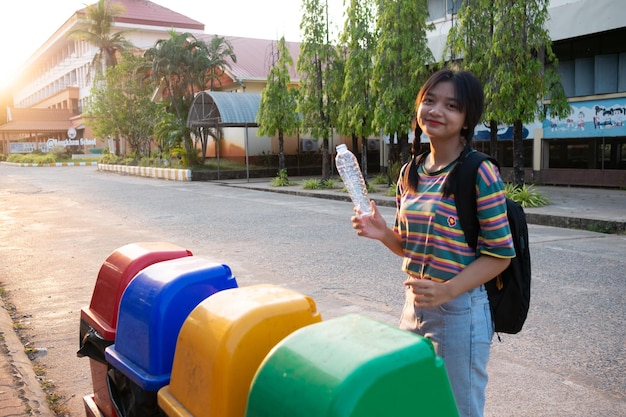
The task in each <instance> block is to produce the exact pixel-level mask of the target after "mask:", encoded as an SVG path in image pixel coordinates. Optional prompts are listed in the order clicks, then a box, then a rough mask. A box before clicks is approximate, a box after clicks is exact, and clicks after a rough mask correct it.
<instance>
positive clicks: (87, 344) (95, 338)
mask: <svg viewBox="0 0 626 417" xmlns="http://www.w3.org/2000/svg"><path fill="white" fill-rule="evenodd" d="M192 255H193V254H192V253H191V251H189V250H187V249H184V248H181V247H180V246H177V245H174V244H171V243H167V242H140V243H131V244H128V245H125V246H122V247H120V248H118V249H117V250H115V251H114V252H113V253H111V255H109V257H108V258H107V259H106V260H105V261H104V263H103V264H102V267H101V268H100V271H99V272H98V277H97V279H96V284H95V286H94V290H93V295H92V296H91V301H90V304H89V306H86V307H83V308H82V309H81V311H80V339H79V343H80V349H79V350H78V352H77V355H78V357H85V356H86V357H89V365H90V368H91V379H92V384H93V390H94V392H93V394H92V395H87V396H85V397H84V398H83V402H84V404H85V411H86V414H87V416H88V417H99V416H105V417H118V416H117V414H116V413H115V409H114V407H113V404H112V403H111V399H110V397H109V391H108V388H107V382H106V380H107V370H108V364H107V362H106V359H105V357H104V349H105V348H106V347H107V346H109V345H111V344H113V342H114V341H115V334H116V328H117V315H118V310H119V305H120V300H121V298H122V294H123V293H124V290H125V289H126V287H127V286H128V284H129V283H130V281H131V280H132V279H133V278H134V277H135V276H136V275H137V274H138V273H139V272H140V271H142V270H143V269H145V268H146V267H148V266H150V265H153V264H155V263H158V262H163V261H168V260H170V259H177V258H182V257H185V256H192Z"/></svg>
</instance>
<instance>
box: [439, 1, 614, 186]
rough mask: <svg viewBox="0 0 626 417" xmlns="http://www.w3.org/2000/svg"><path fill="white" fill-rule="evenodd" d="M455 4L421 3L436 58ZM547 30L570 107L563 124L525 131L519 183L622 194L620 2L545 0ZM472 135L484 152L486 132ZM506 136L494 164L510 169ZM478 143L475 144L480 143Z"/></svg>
mask: <svg viewBox="0 0 626 417" xmlns="http://www.w3.org/2000/svg"><path fill="white" fill-rule="evenodd" d="M461 3H462V1H461V0H428V8H429V12H430V16H431V19H432V21H433V23H435V25H436V29H435V30H434V31H433V32H431V34H430V36H429V45H430V47H431V50H432V51H433V54H434V55H435V57H436V58H441V57H442V56H443V52H444V47H445V42H446V36H447V34H448V31H449V30H450V27H451V26H452V25H453V24H454V22H455V19H456V12H457V11H458V10H459V7H460V6H461ZM548 11H549V14H550V19H549V21H548V23H547V29H548V30H549V33H550V37H551V38H552V41H553V44H552V48H553V50H554V52H555V54H556V56H557V58H558V60H559V68H558V69H559V73H560V75H561V81H562V84H563V87H564V89H565V92H566V94H567V97H568V99H569V102H570V105H571V110H572V112H571V114H570V116H569V117H566V118H565V119H551V120H548V119H546V120H538V121H537V122H536V123H534V124H531V125H529V126H525V132H526V134H527V136H526V137H527V140H526V141H525V146H524V151H525V155H524V161H526V163H527V165H528V167H529V169H528V171H530V172H528V173H527V176H526V179H527V180H529V179H530V178H531V176H532V179H533V180H534V181H536V182H539V183H543V184H563V185H565V184H566V185H593V186H611V187H623V186H626V126H624V119H626V19H625V18H624V16H626V2H625V1H623V0H595V1H588V0H551V1H550V5H549V8H548ZM484 129H485V130H483V131H482V132H481V131H480V130H479V131H478V132H477V135H476V137H477V147H478V148H483V149H485V150H488V148H489V141H488V139H489V134H488V133H489V132H488V131H487V130H486V128H484ZM511 132H512V129H511V128H510V126H502V129H501V130H500V132H499V138H500V139H501V143H500V145H499V150H498V156H499V158H500V159H501V161H500V162H501V164H502V165H503V166H505V167H510V166H512V165H513V161H512V155H513V152H512V141H511V139H512V133H511ZM481 139H482V140H481Z"/></svg>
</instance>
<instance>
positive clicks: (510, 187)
mask: <svg viewBox="0 0 626 417" xmlns="http://www.w3.org/2000/svg"><path fill="white" fill-rule="evenodd" d="M504 191H505V193H506V196H507V197H508V198H510V199H511V200H513V201H515V202H517V203H519V205H520V206H522V207H524V208H525V207H541V206H545V205H546V204H548V199H547V198H545V197H544V196H543V195H542V194H541V193H540V192H539V191H537V190H536V189H534V188H533V186H532V185H524V186H523V187H516V186H515V185H514V184H512V183H507V184H505V186H504Z"/></svg>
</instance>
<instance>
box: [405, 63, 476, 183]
mask: <svg viewBox="0 0 626 417" xmlns="http://www.w3.org/2000/svg"><path fill="white" fill-rule="evenodd" d="M447 81H449V82H451V83H452V85H453V86H454V94H455V100H456V102H457V105H458V108H459V110H460V111H464V112H465V123H464V126H465V127H464V128H463V129H461V135H462V136H463V138H464V139H465V147H464V149H463V152H461V155H459V163H457V166H455V168H454V169H453V170H452V172H451V173H450V175H449V176H448V180H447V181H446V184H445V185H444V189H443V192H444V195H450V193H451V191H452V190H453V189H454V188H453V186H454V184H455V183H456V180H455V178H454V175H453V174H454V171H455V170H456V168H457V167H458V165H459V164H460V163H462V158H461V157H462V156H463V155H465V154H466V153H467V152H469V151H470V150H471V149H472V140H473V139H474V129H475V128H476V125H477V124H478V123H479V122H480V120H481V117H482V115H483V109H484V106H485V93H484V92H483V86H482V84H481V83H480V81H479V80H478V78H476V77H475V76H474V74H472V73H471V72H469V71H458V70H454V69H451V68H444V69H441V70H439V71H437V72H435V73H434V74H432V75H431V76H430V77H429V78H428V80H426V82H425V83H424V85H423V86H422V88H421V89H420V91H419V92H418V93H417V98H416V99H415V113H416V117H415V119H414V120H413V129H414V131H415V138H414V139H413V145H412V147H411V153H412V154H413V158H412V160H411V162H410V163H409V165H408V166H407V168H406V171H405V173H404V178H405V180H406V181H405V183H406V184H408V186H409V188H410V189H412V190H417V183H418V181H419V176H418V175H417V169H416V168H417V166H418V165H419V164H420V163H421V161H422V160H423V158H418V157H417V156H418V155H417V153H418V152H419V147H420V137H421V136H422V128H420V126H419V124H418V123H417V109H418V108H419V105H420V103H421V102H422V100H423V99H424V96H426V94H428V93H429V92H430V90H431V89H432V88H433V87H434V86H436V85H437V84H439V83H441V82H447ZM422 156H424V157H425V155H424V154H423V155H422Z"/></svg>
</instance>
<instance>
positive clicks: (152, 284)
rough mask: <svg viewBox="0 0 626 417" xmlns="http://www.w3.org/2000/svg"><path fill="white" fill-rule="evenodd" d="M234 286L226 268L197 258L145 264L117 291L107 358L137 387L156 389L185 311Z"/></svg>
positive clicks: (163, 377)
mask: <svg viewBox="0 0 626 417" xmlns="http://www.w3.org/2000/svg"><path fill="white" fill-rule="evenodd" d="M236 287H237V282H236V279H235V277H234V275H233V274H232V271H231V269H230V267H228V266H227V265H224V264H220V263H215V262H212V261H209V260H207V259H204V258H201V257H197V256H190V257H186V258H179V259H172V260H169V261H164V262H159V263H156V264H153V265H150V266H148V267H147V268H145V269H144V270H142V271H141V272H140V273H139V274H137V276H136V277H135V278H134V279H133V280H132V281H131V282H130V283H129V284H128V286H127V287H126V290H125V291H124V294H123V295H122V299H121V302H120V307H119V319H118V327H117V333H116V335H115V343H114V344H113V345H111V346H109V347H107V348H106V349H105V358H106V360H107V362H109V363H110V364H111V365H112V366H113V367H115V368H117V369H118V370H119V371H120V372H122V373H123V374H124V375H126V376H127V377H128V378H129V379H131V380H132V381H134V382H135V383H136V384H137V385H139V386H140V387H141V388H143V389H146V390H148V391H156V390H158V388H161V387H162V386H163V385H166V384H167V383H168V382H169V378H170V372H171V369H172V361H173V358H174V350H175V347H176V341H177V338H178V333H179V331H180V328H181V326H182V324H183V322H184V320H185V319H186V318H187V316H188V315H189V313H190V312H191V311H192V310H193V309H194V308H195V307H196V306H197V305H198V304H199V303H200V302H201V301H202V300H204V299H206V298H207V297H209V296H211V295H212V294H214V293H216V292H218V291H221V290H224V289H228V288H236Z"/></svg>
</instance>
